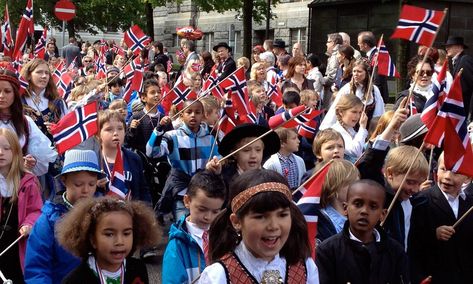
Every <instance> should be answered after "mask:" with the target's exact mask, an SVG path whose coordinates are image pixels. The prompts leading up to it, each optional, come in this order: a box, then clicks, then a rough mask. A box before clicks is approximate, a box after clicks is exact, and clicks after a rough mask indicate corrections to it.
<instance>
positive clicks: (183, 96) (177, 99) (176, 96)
mask: <svg viewBox="0 0 473 284" xmlns="http://www.w3.org/2000/svg"><path fill="white" fill-rule="evenodd" d="M196 98H197V94H196V93H195V92H194V91H192V90H191V89H190V88H188V87H187V86H186V85H184V82H182V81H181V82H179V83H178V84H177V85H176V86H175V87H174V88H172V90H170V91H169V92H168V93H167V94H166V96H165V97H164V99H163V108H164V109H165V110H166V112H168V113H169V110H170V109H171V106H172V105H175V106H176V107H177V109H178V110H180V109H182V105H183V104H184V102H185V101H187V100H195V99H196Z"/></svg>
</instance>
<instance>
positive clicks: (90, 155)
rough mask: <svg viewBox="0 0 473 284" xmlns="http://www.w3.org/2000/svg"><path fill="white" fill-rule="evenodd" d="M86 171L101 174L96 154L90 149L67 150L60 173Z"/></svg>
mask: <svg viewBox="0 0 473 284" xmlns="http://www.w3.org/2000/svg"><path fill="white" fill-rule="evenodd" d="M80 171H87V172H93V173H98V174H101V173H102V172H101V171H100V166H99V162H98V159H97V154H95V152H94V151H92V150H69V151H67V152H66V154H65V157H64V166H63V167H62V171H61V174H60V175H63V174H67V173H73V172H80Z"/></svg>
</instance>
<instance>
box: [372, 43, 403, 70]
mask: <svg viewBox="0 0 473 284" xmlns="http://www.w3.org/2000/svg"><path fill="white" fill-rule="evenodd" d="M378 46H379V52H378V53H377V56H378V74H379V75H383V76H388V77H396V78H399V77H400V76H399V73H398V72H397V70H396V66H395V65H394V62H393V61H392V59H391V55H389V51H388V49H387V48H386V45H385V44H384V42H383V40H382V39H380V42H379V44H378Z"/></svg>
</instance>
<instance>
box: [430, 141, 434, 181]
mask: <svg viewBox="0 0 473 284" xmlns="http://www.w3.org/2000/svg"><path fill="white" fill-rule="evenodd" d="M434 149H435V147H432V148H431V149H430V155H429V177H431V175H430V173H431V172H432V160H433V158H434Z"/></svg>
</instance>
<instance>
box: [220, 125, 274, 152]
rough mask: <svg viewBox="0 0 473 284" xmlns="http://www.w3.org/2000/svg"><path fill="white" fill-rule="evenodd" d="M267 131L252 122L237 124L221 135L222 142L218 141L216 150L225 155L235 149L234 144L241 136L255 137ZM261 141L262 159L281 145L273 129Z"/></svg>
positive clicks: (267, 129) (265, 128)
mask: <svg viewBox="0 0 473 284" xmlns="http://www.w3.org/2000/svg"><path fill="white" fill-rule="evenodd" d="M268 131H269V128H267V127H264V126H261V125H257V124H253V123H245V124H241V125H238V126H236V127H235V128H233V129H232V131H230V132H229V133H228V134H227V135H225V136H224V137H223V139H222V142H220V144H219V145H218V152H219V153H220V155H222V156H224V157H225V156H227V155H228V154H230V153H231V152H232V151H234V150H236V148H235V146H236V144H237V143H238V142H240V141H241V140H242V139H243V138H247V137H255V138H256V137H259V136H261V135H263V134H264V133H266V132H268ZM262 141H263V144H264V150H263V160H264V159H265V158H269V156H271V155H272V154H275V153H276V152H278V151H279V148H280V147H281V142H280V141H279V136H278V135H277V134H276V132H274V131H273V132H271V133H269V134H268V135H266V136H264V137H263V138H262Z"/></svg>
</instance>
